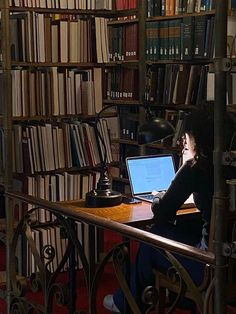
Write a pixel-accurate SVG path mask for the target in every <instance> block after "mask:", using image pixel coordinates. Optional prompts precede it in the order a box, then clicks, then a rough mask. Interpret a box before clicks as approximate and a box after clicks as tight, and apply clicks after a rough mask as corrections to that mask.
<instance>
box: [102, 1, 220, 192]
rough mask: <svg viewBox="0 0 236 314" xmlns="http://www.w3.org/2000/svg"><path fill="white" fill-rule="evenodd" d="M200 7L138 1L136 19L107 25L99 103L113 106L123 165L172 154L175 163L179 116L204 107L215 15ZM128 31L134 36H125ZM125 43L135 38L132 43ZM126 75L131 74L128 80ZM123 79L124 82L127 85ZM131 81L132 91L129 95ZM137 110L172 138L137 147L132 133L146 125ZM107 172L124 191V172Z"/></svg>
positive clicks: (207, 5) (197, 3) (209, 5)
mask: <svg viewBox="0 0 236 314" xmlns="http://www.w3.org/2000/svg"><path fill="white" fill-rule="evenodd" d="M118 2H119V1H118ZM193 3H194V4H195V6H194V5H193ZM204 3H205V4H204ZM204 3H203V2H201V1H188V2H187V1H183V2H180V1H154V0H150V1H145V3H143V1H138V13H137V16H135V18H132V17H131V18H128V17H127V18H125V19H124V18H123V19H120V18H118V19H116V20H112V21H111V22H109V23H108V26H109V31H108V34H109V37H110V38H111V39H109V42H110V41H111V42H112V45H111V44H110V49H109V50H110V51H112V54H111V57H110V64H109V67H106V69H105V71H106V73H107V77H109V78H108V79H107V80H106V81H105V82H106V83H105V84H107V82H108V84H107V88H106V90H105V95H104V97H105V103H114V104H115V103H117V106H118V109H117V110H118V113H119V115H118V116H119V120H120V137H119V140H116V143H117V142H118V143H119V147H120V161H121V163H122V165H123V164H124V162H125V157H126V156H132V155H137V154H156V153H160V152H165V153H167V152H171V153H173V154H174V155H175V156H176V162H177V163H178V159H179V154H178V152H179V150H178V139H179V138H180V134H181V126H182V121H183V116H184V114H185V112H189V111H191V110H195V109H196V108H197V107H199V106H202V105H204V104H205V103H206V102H208V99H207V81H208V75H209V69H210V68H211V67H212V64H213V53H214V44H213V43H214V19H215V9H214V2H210V1H206V2H204ZM174 4H175V5H174ZM136 25H137V26H136ZM132 29H133V30H132ZM136 29H137V30H138V31H136ZM130 30H131V31H133V34H134V35H133V36H129V31H130ZM137 32H138V40H137V39H136V37H135V36H136V33H137ZM120 37H121V38H122V41H121V39H120ZM130 37H135V39H134V40H133V43H132V42H131V40H129V38H130ZM127 41H128V43H127ZM132 44H133V45H134V47H135V48H133V51H134V53H132V54H129V53H127V52H126V50H129V47H130V46H131V47H132ZM126 46H128V48H127V49H126ZM130 50H132V49H130ZM136 57H137V60H136ZM137 61H138V63H137ZM126 68H127V69H128V70H125V69H126ZM130 69H132V70H131V71H130ZM129 71H130V72H132V73H133V74H130V75H129V74H127V73H128V72H129ZM126 76H127V77H128V76H129V78H128V79H127V82H129V84H128V83H126ZM209 76H210V75H209ZM133 78H134V80H136V82H133V86H135V87H136V88H137V90H135V89H134V88H133V89H132V80H133ZM109 84H110V85H109ZM130 84H131V92H130V93H129V92H127V93H126V90H125V91H121V89H122V86H123V85H125V86H126V87H127V88H129V86H130ZM112 88H114V90H115V92H114V91H113V90H112ZM140 104H147V105H148V106H149V108H150V109H151V110H152V111H153V112H154V113H155V114H156V115H158V116H161V117H163V118H165V119H167V120H169V121H170V122H172V124H173V125H174V126H175V127H176V134H175V136H174V137H173V138H172V139H167V140H164V141H161V142H160V143H158V144H155V145H148V146H146V147H139V146H138V143H137V138H136V135H137V130H138V126H139V125H140V123H142V122H143V121H144V119H145V110H143V109H140V106H139V105H140ZM112 172H113V173H115V174H116V175H118V177H114V178H113V182H114V185H115V187H118V188H119V186H120V188H121V189H122V191H127V190H128V189H127V188H126V187H125V188H123V186H122V182H123V181H125V179H126V178H127V174H126V173H125V170H124V167H123V166H122V167H121V168H120V171H117V169H115V170H114V171H113V169H112Z"/></svg>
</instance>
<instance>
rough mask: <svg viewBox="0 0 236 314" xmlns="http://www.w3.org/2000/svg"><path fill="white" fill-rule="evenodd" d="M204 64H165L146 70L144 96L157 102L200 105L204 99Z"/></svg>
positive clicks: (206, 68) (205, 90)
mask: <svg viewBox="0 0 236 314" xmlns="http://www.w3.org/2000/svg"><path fill="white" fill-rule="evenodd" d="M208 71H209V67H208V66H206V65H188V64H167V65H166V66H165V67H163V66H159V67H156V68H155V69H153V68H149V70H148V71H147V79H146V91H145V98H146V100H147V101H153V102H155V103H156V104H157V105H158V104H175V105H178V104H186V105H200V104H202V103H204V102H205V101H206V93H207V84H206V82H207V76H208Z"/></svg>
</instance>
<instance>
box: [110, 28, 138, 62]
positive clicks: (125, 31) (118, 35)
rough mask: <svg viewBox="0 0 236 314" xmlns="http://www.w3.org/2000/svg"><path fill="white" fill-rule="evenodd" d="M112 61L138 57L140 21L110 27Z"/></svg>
mask: <svg viewBox="0 0 236 314" xmlns="http://www.w3.org/2000/svg"><path fill="white" fill-rule="evenodd" d="M108 36H109V54H110V60H111V61H117V60H118V61H123V60H137V59H138V23H132V24H124V25H121V26H116V27H114V26H112V27H109V28H108Z"/></svg>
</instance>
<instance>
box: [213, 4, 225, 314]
mask: <svg viewBox="0 0 236 314" xmlns="http://www.w3.org/2000/svg"><path fill="white" fill-rule="evenodd" d="M227 12H228V1H222V0H216V16H215V59H214V68H215V107H214V123H215V130H214V207H215V212H216V216H215V226H216V230H215V243H214V250H215V256H216V268H215V296H214V307H215V308H214V313H216V314H222V313H226V302H225V300H226V294H225V290H226V289H225V286H226V274H227V267H226V266H227V265H226V264H227V260H226V258H225V257H224V256H223V252H222V244H223V243H224V242H225V241H226V216H227V210H228V208H227V201H226V197H227V194H226V182H225V179H224V173H223V166H222V152H224V151H225V136H224V130H225V121H224V120H225V119H224V117H225V112H226V72H225V68H224V66H223V64H224V62H223V61H224V58H226V56H227Z"/></svg>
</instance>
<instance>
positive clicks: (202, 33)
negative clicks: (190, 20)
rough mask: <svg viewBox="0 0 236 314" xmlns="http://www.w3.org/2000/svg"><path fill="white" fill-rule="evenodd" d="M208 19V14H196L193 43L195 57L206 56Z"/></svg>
mask: <svg viewBox="0 0 236 314" xmlns="http://www.w3.org/2000/svg"><path fill="white" fill-rule="evenodd" d="M207 21H208V19H207V16H206V15H201V16H195V27H194V43H193V52H194V54H193V55H194V58H204V48H205V38H206V29H207ZM208 39H210V38H208Z"/></svg>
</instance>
